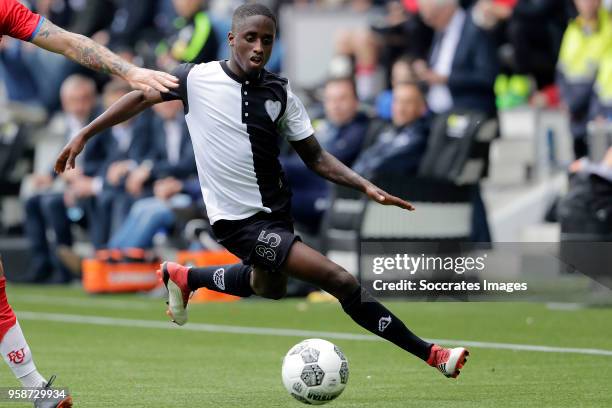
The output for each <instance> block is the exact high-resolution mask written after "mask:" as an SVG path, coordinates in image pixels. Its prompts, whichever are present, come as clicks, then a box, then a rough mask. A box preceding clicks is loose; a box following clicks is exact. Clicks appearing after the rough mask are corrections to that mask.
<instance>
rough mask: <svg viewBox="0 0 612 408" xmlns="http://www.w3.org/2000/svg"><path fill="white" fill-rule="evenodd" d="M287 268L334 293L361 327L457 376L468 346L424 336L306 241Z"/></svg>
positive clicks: (295, 248) (294, 248)
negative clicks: (447, 345) (443, 345)
mask: <svg viewBox="0 0 612 408" xmlns="http://www.w3.org/2000/svg"><path fill="white" fill-rule="evenodd" d="M283 272H284V273H285V274H287V275H289V276H292V277H295V278H297V279H301V280H304V281H306V282H309V283H312V284H314V285H317V286H319V287H320V288H321V289H323V290H325V291H327V292H329V293H331V294H332V295H333V296H335V297H336V298H337V299H338V300H339V301H340V304H341V305H342V308H343V309H344V311H345V312H346V313H347V314H348V315H349V316H350V317H351V318H352V319H353V320H354V321H355V322H356V323H357V324H359V325H360V326H361V327H363V328H365V329H366V330H368V331H370V332H372V333H374V334H376V335H377V336H380V337H382V338H384V339H386V340H389V341H390V342H392V343H394V344H396V345H397V346H399V347H401V348H402V349H404V350H406V351H408V352H410V353H412V354H414V355H415V356H417V357H419V358H420V359H422V360H423V361H425V362H427V363H428V364H430V365H432V366H436V367H438V368H439V369H440V371H442V373H443V374H444V375H446V376H448V377H456V376H457V375H458V374H459V369H460V368H461V367H462V366H463V364H464V363H465V356H466V355H467V350H465V349H464V348H461V347H460V348H456V349H452V350H448V349H443V348H441V347H438V346H436V345H433V344H431V343H428V342H426V341H424V340H422V339H421V338H419V337H418V336H416V335H415V334H414V333H412V332H411V331H410V330H409V329H408V328H407V327H406V326H405V325H404V323H403V322H402V321H401V320H400V319H399V318H398V317H397V316H395V315H394V314H393V313H391V312H390V311H389V310H388V309H387V308H386V307H385V306H383V305H382V304H381V303H380V302H378V301H377V300H376V299H374V298H373V297H372V296H371V295H370V294H369V293H368V292H367V291H366V290H364V289H363V288H362V287H361V285H360V284H359V282H358V281H357V279H355V277H354V276H353V275H351V274H350V273H348V272H347V271H346V270H344V269H343V268H342V267H340V266H339V265H336V264H335V263H333V262H332V261H330V260H329V259H327V258H326V257H325V256H323V255H321V254H320V253H319V252H317V251H315V250H313V249H312V248H310V247H308V246H307V245H305V244H304V243H302V242H296V243H295V244H294V245H293V246H292V248H291V251H290V252H289V256H288V258H287V261H286V263H285V264H284V266H283ZM442 365H443V369H442V368H441V366H442Z"/></svg>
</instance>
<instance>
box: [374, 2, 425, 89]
mask: <svg viewBox="0 0 612 408" xmlns="http://www.w3.org/2000/svg"><path fill="white" fill-rule="evenodd" d="M414 3H415V4H414V5H409V4H402V2H400V1H396V0H392V1H389V2H387V5H386V6H387V16H386V18H385V20H384V23H383V24H375V25H373V27H372V30H373V31H374V32H375V33H377V34H378V36H379V43H380V46H381V56H380V61H379V63H380V64H381V65H382V66H383V67H384V69H385V74H387V76H388V77H390V76H391V72H390V71H391V69H392V66H393V63H394V62H395V61H396V60H397V59H398V58H400V57H402V56H405V57H408V58H411V59H415V60H416V59H425V58H427V54H428V52H429V48H430V47H431V41H432V39H433V30H432V29H431V28H430V27H428V26H427V25H425V23H424V22H423V20H422V19H421V16H420V15H419V11H418V5H417V4H416V1H415V2H414ZM415 5H416V8H415V7H414V6H415ZM387 85H390V84H387Z"/></svg>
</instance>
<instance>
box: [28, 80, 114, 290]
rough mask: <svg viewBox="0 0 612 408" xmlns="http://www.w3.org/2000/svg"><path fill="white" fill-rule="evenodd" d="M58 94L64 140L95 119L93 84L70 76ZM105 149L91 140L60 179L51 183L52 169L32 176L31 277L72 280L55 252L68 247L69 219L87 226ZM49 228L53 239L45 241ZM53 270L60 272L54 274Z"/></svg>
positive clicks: (99, 139) (99, 140)
mask: <svg viewBox="0 0 612 408" xmlns="http://www.w3.org/2000/svg"><path fill="white" fill-rule="evenodd" d="M60 96H61V101H62V107H63V112H62V113H61V114H59V115H58V116H57V117H56V118H54V121H55V122H63V128H64V129H65V130H64V133H63V137H64V142H65V143H67V142H68V141H69V140H70V139H72V138H73V137H74V136H76V135H77V133H78V132H79V131H80V130H81V128H82V127H83V126H85V125H86V124H87V123H88V122H89V121H90V120H92V119H93V117H94V113H95V112H94V108H95V104H96V89H95V84H94V83H93V81H92V80H90V79H87V78H84V77H80V76H76V75H75V76H71V77H69V78H68V79H66V81H65V82H64V84H63V85H62V88H61V93H60ZM105 147H106V146H105V137H104V135H101V136H99V137H97V138H95V139H94V140H93V143H92V145H91V146H89V145H88V146H87V147H86V148H85V152H84V155H83V158H82V159H79V160H77V168H76V169H74V170H71V171H70V172H67V173H65V175H63V176H62V180H55V181H54V173H53V171H52V169H51V168H49V169H48V172H47V173H43V174H35V175H33V176H32V184H33V185H34V187H35V188H36V190H37V192H38V193H37V194H36V195H34V196H32V197H30V198H28V199H27V200H26V202H25V212H26V218H25V231H26V235H27V237H28V239H29V240H30V243H31V246H32V251H31V254H32V259H31V270H30V277H31V279H32V280H34V281H38V282H40V281H45V280H48V279H52V280H54V281H57V282H68V281H70V280H71V279H72V277H71V275H70V273H69V271H68V269H67V268H66V266H65V265H64V264H63V263H62V262H61V261H60V259H59V258H58V251H59V250H60V248H61V247H62V246H65V247H70V246H72V232H71V224H72V223H74V222H79V223H82V224H85V222H87V221H88V220H89V221H91V220H92V218H91V217H92V216H93V214H92V210H93V209H94V204H93V197H94V195H95V194H96V193H97V191H99V189H100V188H101V180H100V174H101V172H102V169H103V164H104V162H105V160H106V154H107V149H106V148H105ZM97 180H99V181H97ZM96 186H98V187H96ZM90 225H92V226H95V223H93V222H90ZM47 229H51V230H52V231H53V235H52V236H53V237H54V239H53V241H52V242H49V241H48V240H47V236H48V235H47ZM54 272H55V273H57V274H58V276H56V277H53V273H54Z"/></svg>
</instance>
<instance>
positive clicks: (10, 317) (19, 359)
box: [0, 276, 46, 387]
mask: <svg viewBox="0 0 612 408" xmlns="http://www.w3.org/2000/svg"><path fill="white" fill-rule="evenodd" d="M0 354H2V358H3V359H4V361H5V362H6V364H8V366H9V367H10V369H11V371H12V372H13V374H15V377H17V378H18V379H19V381H21V384H22V385H23V386H24V387H42V386H43V385H44V384H45V383H46V380H45V378H44V377H43V376H42V375H40V373H39V372H38V370H37V369H36V366H35V365H34V360H33V359H32V352H31V351H30V346H28V343H27V342H26V340H25V337H24V336H23V332H22V331H21V327H20V326H19V323H18V322H17V316H15V313H14V312H13V309H12V308H11V306H10V305H9V303H8V299H7V298H6V278H5V277H4V276H2V277H0Z"/></svg>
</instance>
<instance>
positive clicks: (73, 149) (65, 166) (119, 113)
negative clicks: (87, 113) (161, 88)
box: [54, 90, 163, 174]
mask: <svg viewBox="0 0 612 408" xmlns="http://www.w3.org/2000/svg"><path fill="white" fill-rule="evenodd" d="M160 102H163V99H162V96H161V94H160V93H159V92H158V91H154V90H150V91H147V92H143V91H132V92H130V93H129V94H127V95H125V96H123V97H122V98H121V99H119V100H118V101H117V102H115V103H114V104H112V105H111V106H110V107H109V108H108V109H107V110H106V111H105V112H104V113H103V114H101V115H100V116H98V117H97V118H96V119H94V121H93V122H91V123H90V124H89V125H87V126H85V127H84V128H83V129H82V130H81V131H80V132H79V134H78V135H76V136H75V137H74V138H73V139H72V140H71V141H70V142H69V143H68V144H67V145H66V147H64V149H63V150H62V152H61V153H60V155H59V156H58V158H57V160H56V161H55V167H54V168H55V172H56V173H58V174H59V173H63V172H64V171H65V170H70V169H73V168H74V166H75V161H76V157H77V156H78V155H79V153H81V152H82V151H83V148H84V147H85V144H86V143H87V141H88V140H89V139H91V138H92V137H94V136H95V135H97V134H98V133H100V132H102V131H104V130H106V129H108V128H110V127H112V126H115V125H117V124H119V123H121V122H125V121H126V120H128V119H130V118H132V117H134V116H136V115H138V114H139V113H140V112H142V111H143V110H145V109H147V108H148V107H150V106H152V105H155V104H156V103H160Z"/></svg>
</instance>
